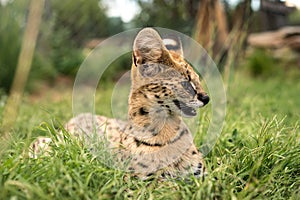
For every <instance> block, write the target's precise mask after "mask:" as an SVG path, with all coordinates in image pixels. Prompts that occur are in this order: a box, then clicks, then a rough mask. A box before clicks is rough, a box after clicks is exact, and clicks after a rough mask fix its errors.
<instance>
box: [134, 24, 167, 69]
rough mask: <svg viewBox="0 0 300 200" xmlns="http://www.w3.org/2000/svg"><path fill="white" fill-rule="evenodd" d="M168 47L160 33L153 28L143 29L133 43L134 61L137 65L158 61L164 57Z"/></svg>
mask: <svg viewBox="0 0 300 200" xmlns="http://www.w3.org/2000/svg"><path fill="white" fill-rule="evenodd" d="M164 51H166V47H165V46H164V44H163V41H162V39H161V37H160V35H159V34H158V33H157V32H156V31H155V30H154V29H152V28H144V29H142V30H141V31H140V32H139V33H138V35H137V36H136V38H135V40H134V43H133V61H134V64H135V66H138V65H140V64H145V63H147V62H151V63H156V62H158V60H159V59H160V58H161V57H162V55H163V52H164Z"/></svg>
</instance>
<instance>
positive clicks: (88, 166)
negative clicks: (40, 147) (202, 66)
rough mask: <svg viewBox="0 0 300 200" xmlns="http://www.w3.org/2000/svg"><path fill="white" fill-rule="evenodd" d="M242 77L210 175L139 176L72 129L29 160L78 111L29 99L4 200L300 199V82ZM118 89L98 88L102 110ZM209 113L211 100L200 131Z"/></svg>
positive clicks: (4, 169)
mask: <svg viewBox="0 0 300 200" xmlns="http://www.w3.org/2000/svg"><path fill="white" fill-rule="evenodd" d="M235 77H236V79H235V80H234V82H232V84H231V85H230V86H229V93H228V96H227V99H228V104H227V117H226V124H225V125H224V128H223V131H222V134H221V136H220V138H219V139H218V142H217V144H216V145H215V146H214V148H213V149H212V151H211V152H210V153H209V154H208V155H207V157H206V158H205V161H206V165H207V168H208V171H209V174H208V175H207V176H206V178H205V180H204V181H202V180H200V179H194V178H191V179H190V180H165V181H159V180H157V179H156V178H155V177H153V179H151V180H139V179H136V178H134V177H131V176H130V175H128V174H126V173H124V172H122V171H118V170H115V169H110V168H108V167H107V166H105V165H103V164H102V163H101V160H98V159H97V158H95V157H94V156H93V155H91V154H90V153H89V151H88V150H87V149H86V148H83V147H82V146H81V145H80V144H79V143H78V142H77V141H74V140H71V139H70V138H69V137H68V135H67V134H66V133H65V134H66V144H65V145H61V144H57V143H54V144H53V148H54V151H53V153H52V154H51V155H52V156H50V157H42V158H40V159H35V160H34V159H29V158H28V157H27V156H26V155H27V154H26V152H27V150H28V149H27V148H28V146H29V143H30V142H31V141H32V140H33V137H36V136H38V135H48V136H50V137H53V134H57V128H60V127H61V123H60V122H66V121H67V119H68V118H70V117H71V115H72V113H71V105H70V104H71V101H70V100H69V101H66V100H63V101H61V102H54V103H53V102H49V99H48V98H47V97H45V99H44V100H43V101H40V102H39V104H34V103H32V102H30V101H27V102H25V103H24V104H23V106H22V107H21V114H20V116H19V121H18V123H17V124H16V126H15V131H13V132H11V135H12V139H11V140H10V141H5V142H6V143H9V144H10V148H9V149H8V150H7V151H6V152H5V154H3V155H2V157H1V165H0V173H1V174H2V176H1V177H0V191H1V193H0V199H10V198H18V199H19V198H20V199H112V198H116V199H128V198H131V199H299V195H300V193H299V187H300V176H299V174H300V171H299V165H300V146H299V144H300V135H299V119H300V116H299V112H297V111H298V108H299V106H300V102H299V98H298V95H299V94H298V93H299V92H298V91H299V89H300V82H299V81H298V80H297V79H293V78H292V79H290V78H289V77H286V78H285V79H281V77H279V78H278V77H276V76H273V77H270V78H269V79H267V80H262V79H253V78H251V77H248V76H246V75H245V74H242V73H237V74H236V76H235ZM288 88H293V89H288ZM111 91H112V87H111V88H107V89H106V90H98V93H100V96H101V98H99V99H98V100H97V106H98V107H99V108H98V110H99V112H100V114H107V113H106V112H108V111H107V110H108V108H109V107H110V98H109V95H108V94H109V93H111ZM63 94H64V93H62V95H63ZM69 95H70V93H69V94H68V96H67V98H66V99H70V96H69ZM125 101H127V100H125ZM41 107H42V108H43V109H41ZM104 110H105V111H104ZM209 112H210V108H209V106H207V107H205V108H202V109H201V118H202V119H201V123H200V126H199V130H200V133H203V132H206V130H207V127H208V124H209V119H208V118H207V116H208V114H209ZM53 118H56V119H57V120H51V119H53ZM42 121H44V122H42ZM196 142H197V144H198V142H199V141H198V139H197V138H196Z"/></svg>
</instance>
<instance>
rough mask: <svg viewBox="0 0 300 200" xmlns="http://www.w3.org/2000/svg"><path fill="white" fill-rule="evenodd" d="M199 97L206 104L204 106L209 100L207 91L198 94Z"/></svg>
mask: <svg viewBox="0 0 300 200" xmlns="http://www.w3.org/2000/svg"><path fill="white" fill-rule="evenodd" d="M197 98H198V100H199V101H201V102H202V103H203V104H204V106H205V105H206V104H207V103H208V102H209V96H208V95H207V94H206V93H200V94H197Z"/></svg>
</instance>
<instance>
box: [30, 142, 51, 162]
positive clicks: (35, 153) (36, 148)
mask: <svg viewBox="0 0 300 200" xmlns="http://www.w3.org/2000/svg"><path fill="white" fill-rule="evenodd" d="M51 142H52V139H51V138H48V137H38V138H37V139H36V140H34V141H33V142H32V143H31V144H30V147H29V157H30V158H38V157H40V156H48V155H49V152H50V151H51V147H50V143H51Z"/></svg>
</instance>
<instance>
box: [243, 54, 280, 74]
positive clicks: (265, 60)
mask: <svg viewBox="0 0 300 200" xmlns="http://www.w3.org/2000/svg"><path fill="white" fill-rule="evenodd" d="M247 62H248V63H247V66H248V68H249V70H250V72H251V74H252V75H254V76H262V77H270V76H273V75H274V74H280V73H281V72H282V71H283V69H282V68H281V67H282V66H281V65H278V64H276V60H275V59H274V57H273V56H272V55H271V54H270V52H268V51H267V50H264V49H254V51H253V52H252V53H251V55H250V56H249V58H248V59H247Z"/></svg>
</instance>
